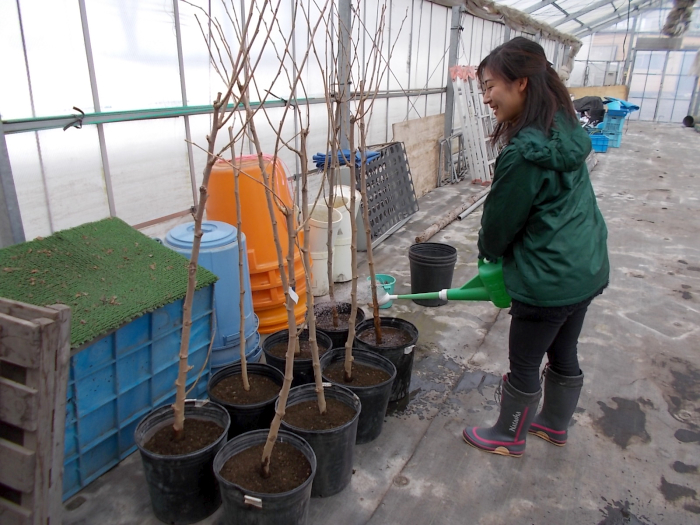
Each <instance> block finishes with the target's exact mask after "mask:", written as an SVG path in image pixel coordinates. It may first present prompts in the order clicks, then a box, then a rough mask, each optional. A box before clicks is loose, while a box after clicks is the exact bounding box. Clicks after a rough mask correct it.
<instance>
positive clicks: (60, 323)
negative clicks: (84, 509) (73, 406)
mask: <svg viewBox="0 0 700 525" xmlns="http://www.w3.org/2000/svg"><path fill="white" fill-rule="evenodd" d="M70 317H71V311H70V308H69V307H68V306H66V305H62V304H59V305H55V306H51V307H47V308H42V307H38V306H33V305H29V304H25V303H20V302H17V301H11V300H8V299H3V298H0V489H2V491H1V492H0V523H2V524H3V525H39V524H41V525H52V524H55V525H60V523H61V513H62V477H63V449H64V432H65V421H66V385H67V383H68V370H69V364H70Z"/></svg>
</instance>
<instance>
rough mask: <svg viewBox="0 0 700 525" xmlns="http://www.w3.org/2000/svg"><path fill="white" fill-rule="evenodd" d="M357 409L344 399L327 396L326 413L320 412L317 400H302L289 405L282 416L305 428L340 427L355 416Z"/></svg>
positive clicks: (323, 428)
mask: <svg viewBox="0 0 700 525" xmlns="http://www.w3.org/2000/svg"><path fill="white" fill-rule="evenodd" d="M355 413H356V410H354V409H353V408H352V407H350V406H348V405H347V404H345V403H343V402H342V401H338V400H337V399H333V398H330V397H326V413H325V414H320V413H319V411H318V403H317V401H316V400H315V399H314V400H310V401H302V402H301V403H297V404H296V405H292V406H288V407H287V409H286V413H285V415H284V417H283V418H282V419H283V420H284V422H285V423H287V424H289V425H292V426H295V427H297V428H303V429H304V430H330V429H332V428H338V427H340V426H342V425H344V424H345V423H347V422H348V421H351V420H352V418H353V417H355Z"/></svg>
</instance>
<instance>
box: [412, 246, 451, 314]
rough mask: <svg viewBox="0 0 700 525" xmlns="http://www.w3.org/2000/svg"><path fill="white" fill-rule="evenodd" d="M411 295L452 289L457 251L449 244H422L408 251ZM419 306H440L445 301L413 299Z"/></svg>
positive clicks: (445, 301)
mask: <svg viewBox="0 0 700 525" xmlns="http://www.w3.org/2000/svg"><path fill="white" fill-rule="evenodd" d="M408 261H409V265H410V267H411V293H425V292H439V291H440V290H444V289H446V288H451V287H452V274H453V273H454V270H455V262H456V261H457V249H456V248H455V247H454V246H450V245H449V244H442V243H439V242H423V243H420V244H414V245H412V246H411V247H410V248H409V249H408ZM413 302H414V303H416V304H419V305H421V306H442V305H443V304H447V299H414V300H413Z"/></svg>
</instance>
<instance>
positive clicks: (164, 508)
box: [134, 400, 230, 525]
mask: <svg viewBox="0 0 700 525" xmlns="http://www.w3.org/2000/svg"><path fill="white" fill-rule="evenodd" d="M185 418H196V419H202V420H205V421H213V422H214V423H216V424H218V425H221V426H222V427H223V428H224V431H223V432H222V433H221V436H220V437H219V439H217V440H216V441H215V442H214V443H211V444H209V445H207V446H206V447H204V448H203V449H201V450H197V451H195V452H191V453H189V454H181V455H178V456H163V455H160V454H154V453H153V452H150V451H148V450H146V449H144V448H143V445H144V444H146V443H147V442H148V441H149V440H150V439H151V437H152V436H153V435H154V434H155V433H156V432H158V431H159V430H160V429H162V428H163V427H165V426H168V425H172V424H173V420H174V419H173V409H172V406H171V405H167V406H162V407H159V408H156V409H155V410H153V411H151V412H149V413H148V414H146V416H145V417H144V418H143V419H142V420H141V422H140V423H139V424H138V426H137V427H136V431H135V432H134V440H135V441H136V446H137V447H138V448H139V452H141V461H142V462H143V470H144V472H145V473H146V483H147V484H148V492H149V493H150V495H151V504H152V505H153V512H154V514H155V515H156V518H158V519H159V520H160V521H162V522H165V523H170V524H173V525H187V524H189V523H194V522H197V521H200V520H203V519H204V518H206V517H207V516H210V515H211V514H213V513H214V511H216V509H218V508H219V505H221V495H220V493H219V484H218V483H217V482H216V477H215V476H214V471H213V470H212V464H213V463H214V457H215V456H216V454H217V452H219V450H220V449H221V447H223V446H224V443H226V436H227V435H228V427H229V424H230V418H229V415H228V412H227V411H226V409H224V407H222V406H219V405H217V404H216V403H212V402H210V401H200V400H187V401H186V402H185Z"/></svg>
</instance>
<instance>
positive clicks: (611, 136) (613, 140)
mask: <svg viewBox="0 0 700 525" xmlns="http://www.w3.org/2000/svg"><path fill="white" fill-rule="evenodd" d="M603 134H604V135H605V136H606V137H608V146H610V147H611V148H619V147H620V144H622V131H618V132H608V131H604V132H603Z"/></svg>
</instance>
